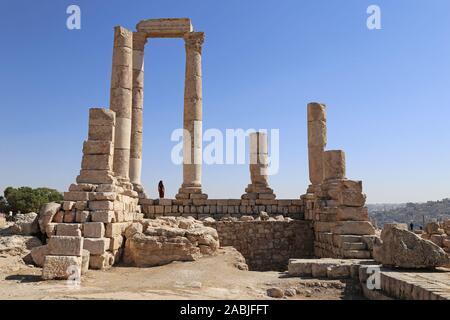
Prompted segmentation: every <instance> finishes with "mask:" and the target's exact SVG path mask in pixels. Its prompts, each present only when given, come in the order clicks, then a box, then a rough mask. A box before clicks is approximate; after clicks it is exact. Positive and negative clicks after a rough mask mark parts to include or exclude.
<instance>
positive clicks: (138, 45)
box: [133, 31, 147, 51]
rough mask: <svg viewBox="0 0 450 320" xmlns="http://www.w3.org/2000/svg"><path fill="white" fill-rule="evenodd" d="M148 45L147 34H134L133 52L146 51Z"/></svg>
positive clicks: (136, 32)
mask: <svg viewBox="0 0 450 320" xmlns="http://www.w3.org/2000/svg"><path fill="white" fill-rule="evenodd" d="M146 43H147V33H145V32H141V31H135V32H133V50H139V51H144V47H145V44H146Z"/></svg>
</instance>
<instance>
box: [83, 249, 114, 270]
mask: <svg viewBox="0 0 450 320" xmlns="http://www.w3.org/2000/svg"><path fill="white" fill-rule="evenodd" d="M114 262H115V259H114V255H113V254H112V253H111V252H105V253H104V254H101V255H91V256H90V257H89V268H90V269H95V270H104V269H108V268H110V267H111V266H112V265H113V264H114Z"/></svg>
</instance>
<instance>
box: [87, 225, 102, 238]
mask: <svg viewBox="0 0 450 320" xmlns="http://www.w3.org/2000/svg"><path fill="white" fill-rule="evenodd" d="M83 235H84V236H85V237H86V238H103V237H104V236H105V225H104V223H103V222H87V223H85V224H84V225H83Z"/></svg>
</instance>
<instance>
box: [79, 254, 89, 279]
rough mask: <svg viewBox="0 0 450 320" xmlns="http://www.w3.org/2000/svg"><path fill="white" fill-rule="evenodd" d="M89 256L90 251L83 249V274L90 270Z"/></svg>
mask: <svg viewBox="0 0 450 320" xmlns="http://www.w3.org/2000/svg"><path fill="white" fill-rule="evenodd" d="M89 256H90V253H89V251H88V250H85V249H83V253H82V256H81V274H85V273H86V272H87V271H88V269H89Z"/></svg>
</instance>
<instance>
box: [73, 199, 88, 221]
mask: <svg viewBox="0 0 450 320" xmlns="http://www.w3.org/2000/svg"><path fill="white" fill-rule="evenodd" d="M87 206H88V203H87V201H77V202H75V206H74V208H75V209H76V210H77V211H83V210H85V209H86V208H87ZM75 219H76V218H75Z"/></svg>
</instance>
